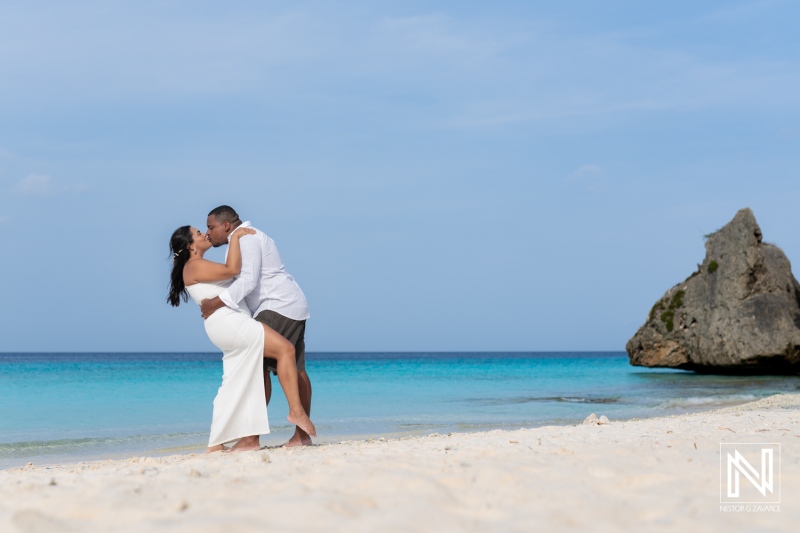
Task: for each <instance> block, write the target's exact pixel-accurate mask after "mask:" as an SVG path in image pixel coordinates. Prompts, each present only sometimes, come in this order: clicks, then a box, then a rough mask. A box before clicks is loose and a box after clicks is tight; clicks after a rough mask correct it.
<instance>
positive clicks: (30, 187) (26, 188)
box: [13, 174, 58, 196]
mask: <svg viewBox="0 0 800 533" xmlns="http://www.w3.org/2000/svg"><path fill="white" fill-rule="evenodd" d="M13 191H14V192H16V193H17V194H19V195H22V196H53V195H55V194H57V193H58V191H57V190H56V188H55V186H54V185H53V180H52V179H51V178H50V176H47V175H44V174H29V175H28V176H26V177H25V178H23V179H22V181H20V182H19V183H17V184H16V185H15V186H14V188H13Z"/></svg>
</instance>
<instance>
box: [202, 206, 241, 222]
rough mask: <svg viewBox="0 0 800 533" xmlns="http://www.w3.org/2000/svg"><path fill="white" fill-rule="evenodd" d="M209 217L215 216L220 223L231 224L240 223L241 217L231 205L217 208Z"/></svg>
mask: <svg viewBox="0 0 800 533" xmlns="http://www.w3.org/2000/svg"><path fill="white" fill-rule="evenodd" d="M208 216H213V217H214V218H216V219H217V221H219V222H230V223H231V224H233V223H234V222H238V221H239V215H237V214H236V211H234V210H233V208H232V207H231V206H229V205H221V206H219V207H215V208H214V209H212V210H211V212H210V213H209V214H208Z"/></svg>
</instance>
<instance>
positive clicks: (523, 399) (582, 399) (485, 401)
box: [465, 396, 620, 405]
mask: <svg viewBox="0 0 800 533" xmlns="http://www.w3.org/2000/svg"><path fill="white" fill-rule="evenodd" d="M619 400H620V397H619V396H517V397H512V398H472V399H469V400H465V401H467V402H470V403H477V404H481V405H517V404H522V403H533V402H565V403H589V404H609V403H617V402H619Z"/></svg>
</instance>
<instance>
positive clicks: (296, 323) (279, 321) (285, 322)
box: [256, 311, 306, 375]
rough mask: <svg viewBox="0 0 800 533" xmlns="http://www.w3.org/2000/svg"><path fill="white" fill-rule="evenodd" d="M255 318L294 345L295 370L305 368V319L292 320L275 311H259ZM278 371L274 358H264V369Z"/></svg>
mask: <svg viewBox="0 0 800 533" xmlns="http://www.w3.org/2000/svg"><path fill="white" fill-rule="evenodd" d="M256 320H258V321H259V322H261V323H262V324H266V325H268V326H269V327H271V328H272V329H274V330H275V331H277V332H278V333H280V334H281V335H283V338H284V339H286V340H287V341H289V342H291V343H292V344H293V345H294V356H295V359H296V360H297V371H298V372H301V371H303V370H305V369H306V337H305V335H306V321H305V320H292V319H291V318H286V317H285V316H283V315H282V314H280V313H276V312H275V311H261V312H260V313H258V314H257V315H256ZM267 370H270V371H272V373H273V374H276V375H277V373H278V362H277V361H276V360H275V359H267V358H266V357H265V358H264V371H265V372H266V371H267Z"/></svg>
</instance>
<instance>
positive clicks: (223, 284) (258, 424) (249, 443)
mask: <svg viewBox="0 0 800 533" xmlns="http://www.w3.org/2000/svg"><path fill="white" fill-rule="evenodd" d="M206 224H207V226H208V231H206V232H202V231H200V230H199V229H197V228H194V227H192V226H181V227H180V228H178V229H177V230H175V232H174V233H173V234H172V237H171V238H170V241H169V248H170V253H171V254H172V272H171V274H170V284H169V295H168V296H167V302H169V303H170V304H171V305H172V306H174V307H177V306H179V305H180V303H181V299H183V301H184V302H186V301H188V300H189V296H191V297H192V300H194V301H195V303H197V304H198V305H199V306H200V311H201V315H202V317H203V318H204V319H205V329H206V333H207V334H208V338H209V339H210V340H211V342H212V343H214V345H215V346H216V347H217V348H219V349H220V350H222V385H220V387H219V391H218V392H217V396H216V398H214V412H213V415H212V418H211V435H210V436H209V440H208V450H207V451H206V453H210V452H216V451H221V450H225V449H226V448H225V444H227V443H231V442H234V441H238V442H236V444H234V445H233V447H231V448H228V450H229V451H245V450H258V449H259V448H260V447H261V443H260V442H259V436H260V435H263V434H266V433H269V419H268V417H267V405H268V404H269V400H270V397H271V396H272V380H271V378H270V372H272V373H274V374H277V376H278V380H279V381H280V384H281V388H283V393H284V394H285V395H286V400H287V402H288V403H289V415H288V416H287V417H286V418H287V420H288V421H289V422H291V423H292V424H294V425H295V426H296V428H295V432H294V435H293V436H292V438H291V439H289V441H288V442H287V443H286V444H284V446H308V445H311V437H316V435H317V432H316V429H315V428H314V424H313V423H312V422H311V420H310V419H309V418H308V413H310V411H311V381H310V380H309V379H308V374H306V371H305V324H306V319H307V318H308V316H309V315H308V302H307V301H306V297H305V295H304V294H303V291H302V290H300V286H299V285H298V284H297V282H295V280H294V278H292V276H290V275H289V273H288V272H287V271H286V268H285V267H284V265H283V261H282V260H281V256H280V254H279V253H278V249H277V248H276V247H275V242H274V241H273V240H272V239H270V238H269V237H268V236H267V235H265V234H264V233H263V232H261V231H259V230H257V229H256V228H254V227H252V226H251V225H250V223H249V222H242V221H241V220H240V219H239V215H238V214H236V211H234V210H233V208H231V207H229V206H227V205H222V206H220V207H217V208H216V209H213V210H212V211H211V212H210V213H209V214H208V219H207V221H206ZM226 244H227V245H228V250H227V253H226V256H225V264H221V263H215V262H213V261H208V260H206V259H204V258H203V255H205V253H206V252H207V251H208V250H210V249H211V247H212V246H214V247H217V246H224V245H226Z"/></svg>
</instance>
